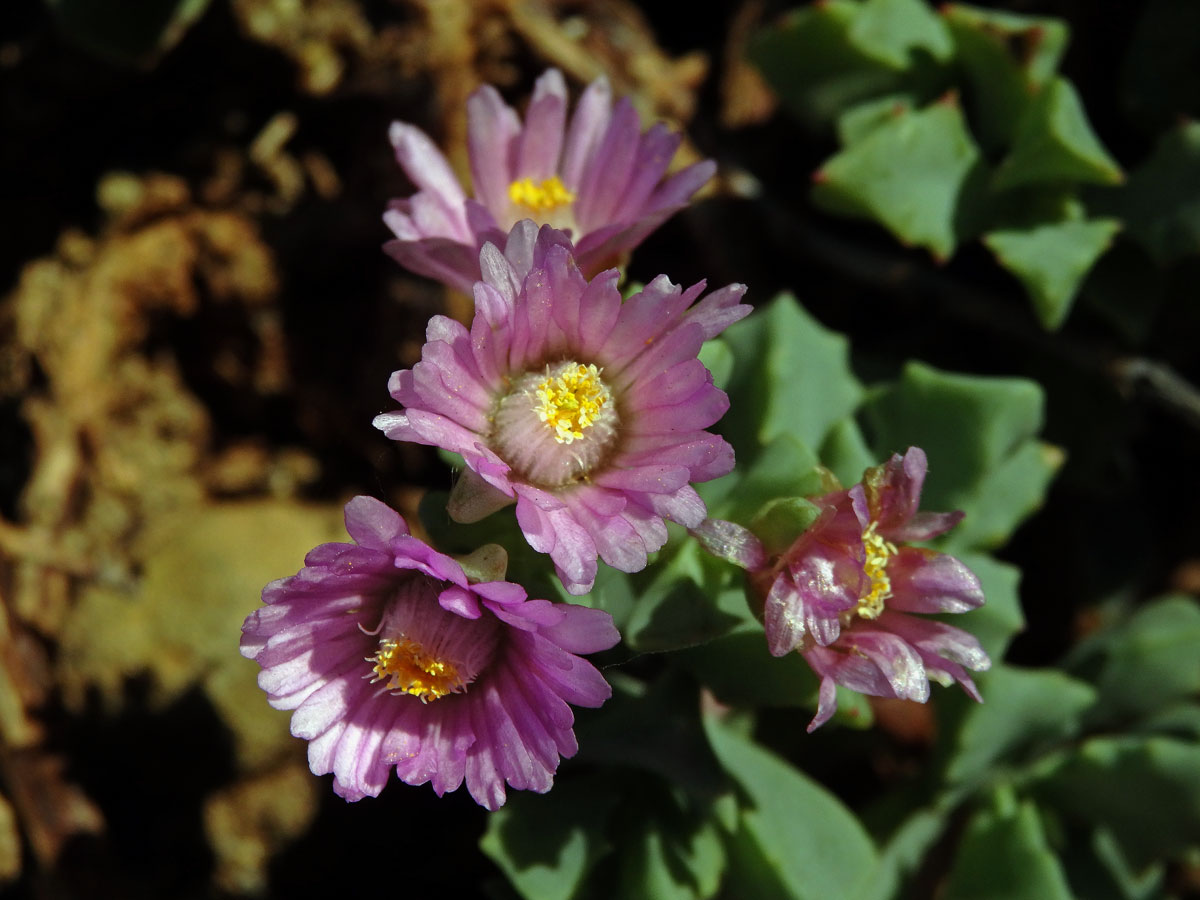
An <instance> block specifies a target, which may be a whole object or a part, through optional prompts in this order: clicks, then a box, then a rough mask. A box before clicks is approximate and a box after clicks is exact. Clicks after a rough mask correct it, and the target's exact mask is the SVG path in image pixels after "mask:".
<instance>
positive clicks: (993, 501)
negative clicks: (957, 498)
mask: <svg viewBox="0 0 1200 900" xmlns="http://www.w3.org/2000/svg"><path fill="white" fill-rule="evenodd" d="M1063 459H1064V457H1063V453H1062V451H1061V450H1059V449H1058V448H1057V447H1055V446H1052V445H1050V444H1043V443H1041V442H1039V441H1028V442H1026V443H1025V444H1022V445H1021V446H1020V447H1019V448H1018V449H1017V450H1016V451H1015V452H1014V453H1013V454H1012V455H1011V456H1009V457H1008V458H1007V459H1005V460H1004V461H1003V462H1001V463H1000V464H999V465H997V466H995V467H994V468H993V469H992V470H991V473H990V474H989V475H988V477H986V478H984V479H983V480H981V481H979V482H978V483H977V484H976V488H975V491H974V493H973V494H972V495H971V496H970V497H964V498H963V499H962V501H961V502H960V503H959V505H958V506H956V507H954V508H956V509H963V510H966V511H967V517H966V518H965V519H964V520H963V522H962V524H961V525H959V526H958V528H956V529H954V531H952V532H950V533H949V534H948V535H947V536H946V538H945V540H944V541H943V546H944V547H945V548H946V549H953V548H959V547H971V548H997V547H1001V546H1003V545H1004V544H1005V543H1007V542H1008V538H1009V536H1010V535H1011V534H1012V533H1013V532H1014V531H1016V529H1017V526H1018V525H1020V524H1021V523H1022V522H1023V521H1025V519H1027V518H1028V517H1029V516H1030V515H1032V514H1033V513H1034V512H1036V511H1037V510H1038V509H1040V508H1041V506H1042V501H1043V499H1044V498H1045V496H1046V489H1047V488H1048V487H1049V486H1050V482H1051V481H1052V480H1053V479H1054V476H1055V475H1056V474H1057V473H1058V470H1059V469H1060V468H1061V467H1062V464H1063ZM932 508H933V507H930V509H932Z"/></svg>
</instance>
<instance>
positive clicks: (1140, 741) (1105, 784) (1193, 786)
mask: <svg viewBox="0 0 1200 900" xmlns="http://www.w3.org/2000/svg"><path fill="white" fill-rule="evenodd" d="M1036 791H1037V793H1038V795H1039V796H1040V797H1042V798H1043V800H1044V801H1046V802H1050V803H1053V804H1054V805H1056V806H1057V807H1058V808H1059V810H1060V811H1061V812H1062V813H1063V814H1064V815H1066V816H1070V817H1072V818H1076V819H1082V820H1084V821H1085V822H1088V823H1090V824H1093V825H1099V826H1103V827H1105V828H1107V829H1109V830H1110V831H1111V832H1112V835H1113V837H1114V838H1116V840H1117V841H1118V843H1119V844H1120V846H1121V848H1122V849H1123V850H1124V851H1125V855H1126V857H1127V858H1128V860H1129V862H1130V863H1131V864H1132V866H1133V867H1134V868H1135V869H1141V868H1143V867H1144V866H1146V865H1149V864H1150V863H1152V862H1154V861H1155V860H1158V859H1162V858H1164V857H1166V858H1176V857H1178V856H1179V855H1181V854H1182V853H1184V851H1186V850H1189V849H1191V848H1196V847H1200V745H1197V744H1196V743H1194V742H1190V741H1180V740H1175V739H1174V738H1167V737H1149V738H1146V737H1140V736H1130V735H1126V736H1122V737H1100V738H1094V739H1092V740H1090V741H1087V742H1086V743H1085V744H1083V746H1082V747H1080V748H1079V749H1078V750H1077V751H1076V752H1074V753H1071V754H1064V756H1063V757H1062V758H1061V760H1060V761H1059V763H1058V764H1057V765H1055V766H1054V767H1053V768H1052V769H1050V770H1049V771H1048V772H1046V773H1044V779H1043V780H1042V781H1041V783H1040V784H1038V786H1037V788H1036Z"/></svg>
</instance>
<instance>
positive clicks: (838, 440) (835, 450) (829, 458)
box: [821, 417, 878, 484]
mask: <svg viewBox="0 0 1200 900" xmlns="http://www.w3.org/2000/svg"><path fill="white" fill-rule="evenodd" d="M821 462H823V463H824V464H825V465H826V466H828V467H829V469H830V470H831V471H832V472H833V474H834V475H835V476H836V477H837V479H838V481H840V482H841V483H842V484H855V483H856V482H859V481H861V480H862V475H863V472H865V471H866V470H867V469H868V468H870V467H871V466H873V465H875V464H876V463H877V462H878V460H876V459H875V454H874V453H872V452H871V448H870V447H868V446H867V439H866V438H865V437H863V433H862V429H861V428H859V427H858V423H857V422H856V421H854V419H853V418H851V417H846V418H845V419H842V420H841V421H840V422H838V423H837V424H835V425H834V426H833V428H831V429H829V435H828V436H827V437H826V438H825V443H824V444H822V445H821Z"/></svg>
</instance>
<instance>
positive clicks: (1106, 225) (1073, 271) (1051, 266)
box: [983, 219, 1121, 329]
mask: <svg viewBox="0 0 1200 900" xmlns="http://www.w3.org/2000/svg"><path fill="white" fill-rule="evenodd" d="M1120 227H1121V223H1120V222H1118V221H1117V220H1116V219H1095V220H1093V221H1090V222H1055V223H1052V224H1046V225H1039V226H1037V227H1035V228H1029V229H1022V230H1019V231H1018V230H1007V229H1006V230H1002V231H993V232H991V233H990V234H986V235H984V238H983V242H984V243H985V244H986V245H987V246H988V249H990V250H991V251H992V252H993V253H995V254H996V258H997V259H998V260H999V261H1000V264H1001V265H1002V266H1004V267H1005V268H1006V269H1008V270H1009V271H1010V272H1012V273H1013V274H1014V275H1016V276H1017V278H1019V279H1020V280H1021V283H1022V284H1024V285H1025V289H1026V290H1027V291H1028V292H1029V297H1030V299H1031V300H1032V301H1033V306H1034V309H1035V310H1037V314H1038V318H1039V319H1040V320H1041V322H1042V325H1043V326H1044V327H1045V328H1050V329H1054V328H1058V327H1059V326H1060V325H1061V324H1062V323H1063V320H1064V319H1066V317H1067V313H1068V312H1070V310H1071V303H1072V302H1073V301H1074V300H1075V295H1076V294H1077V293H1078V291H1079V286H1080V284H1081V283H1082V282H1083V279H1084V276H1086V275H1087V273H1088V272H1089V271H1090V270H1091V268H1092V266H1093V265H1094V264H1095V262H1096V260H1098V259H1099V258H1100V255H1101V254H1102V253H1104V251H1105V250H1107V249H1108V248H1109V246H1110V244H1111V243H1112V238H1113V235H1115V234H1116V233H1117V231H1118V230H1119V229H1120Z"/></svg>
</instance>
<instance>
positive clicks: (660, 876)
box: [617, 816, 725, 900]
mask: <svg viewBox="0 0 1200 900" xmlns="http://www.w3.org/2000/svg"><path fill="white" fill-rule="evenodd" d="M689 824H691V825H693V827H690V828H688V827H679V825H677V824H676V823H671V824H668V823H666V822H663V821H661V820H660V819H659V818H658V817H657V816H643V817H642V818H640V819H639V821H638V822H636V823H635V824H634V827H633V829H632V832H631V833H628V834H626V835H624V836H623V837H624V838H625V840H623V841H622V844H621V848H620V859H619V863H620V876H619V884H620V887H619V891H618V894H617V895H618V896H620V897H622V898H628V900H706V898H709V897H712V896H713V895H714V894H715V893H716V892H717V889H718V887H719V886H720V880H721V875H722V874H723V872H724V870H725V847H724V845H723V843H722V842H721V835H720V832H719V831H718V830H717V828H716V826H715V825H714V824H713V823H712V822H710V821H707V820H705V821H702V822H699V823H689ZM672 825H674V826H675V827H672Z"/></svg>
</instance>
